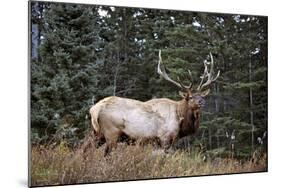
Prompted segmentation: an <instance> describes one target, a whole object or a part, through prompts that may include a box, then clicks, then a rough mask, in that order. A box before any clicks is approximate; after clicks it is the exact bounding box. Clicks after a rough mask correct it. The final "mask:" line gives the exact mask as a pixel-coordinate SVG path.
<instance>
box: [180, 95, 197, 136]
mask: <svg viewBox="0 0 281 188" xmlns="http://www.w3.org/2000/svg"><path fill="white" fill-rule="evenodd" d="M195 113H198V112H194V110H193V109H191V108H190V107H189V106H188V102H187V101H186V100H185V99H184V100H182V101H180V105H179V108H178V115H179V117H180V118H183V119H182V121H181V123H180V131H179V138H182V137H185V136H188V135H192V134H194V133H196V132H197V130H198V128H199V114H195Z"/></svg>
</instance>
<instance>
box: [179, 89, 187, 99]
mask: <svg viewBox="0 0 281 188" xmlns="http://www.w3.org/2000/svg"><path fill="white" fill-rule="evenodd" d="M179 95H180V96H181V97H182V98H183V99H186V100H188V96H189V94H188V92H182V91H179Z"/></svg>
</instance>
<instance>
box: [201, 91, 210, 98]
mask: <svg viewBox="0 0 281 188" xmlns="http://www.w3.org/2000/svg"><path fill="white" fill-rule="evenodd" d="M209 93H210V89H207V90H205V91H202V92H201V93H200V95H201V96H202V97H206V96H207V95H209Z"/></svg>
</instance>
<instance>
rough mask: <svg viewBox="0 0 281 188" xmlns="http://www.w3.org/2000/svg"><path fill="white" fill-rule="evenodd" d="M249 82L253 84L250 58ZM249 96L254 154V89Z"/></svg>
mask: <svg viewBox="0 0 281 188" xmlns="http://www.w3.org/2000/svg"><path fill="white" fill-rule="evenodd" d="M249 82H250V83H251V82H252V58H251V56H250V61H249ZM249 89H250V91H249V95H250V124H251V126H252V135H251V146H252V152H253V151H254V141H255V138H254V131H255V126H254V113H253V110H252V107H253V89H252V88H251V87H250V88H249Z"/></svg>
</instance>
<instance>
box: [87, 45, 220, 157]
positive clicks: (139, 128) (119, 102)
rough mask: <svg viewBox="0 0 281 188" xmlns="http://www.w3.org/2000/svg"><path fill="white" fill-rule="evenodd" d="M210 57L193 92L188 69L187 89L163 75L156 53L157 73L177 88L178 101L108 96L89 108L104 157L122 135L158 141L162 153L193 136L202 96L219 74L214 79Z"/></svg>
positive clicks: (206, 92)
mask: <svg viewBox="0 0 281 188" xmlns="http://www.w3.org/2000/svg"><path fill="white" fill-rule="evenodd" d="M210 58H211V62H209V63H208V62H207V61H205V62H204V73H203V75H202V76H201V77H200V78H201V81H200V83H199V85H198V87H197V88H195V89H193V78H192V74H191V71H190V70H188V73H189V77H188V78H189V81H190V84H189V85H188V86H186V85H184V84H183V83H182V82H181V81H180V79H178V81H174V80H173V79H171V78H170V77H169V76H168V74H167V73H166V70H165V67H164V65H163V62H162V58H161V50H160V51H159V61H158V66H157V73H158V74H159V75H160V76H162V77H163V78H164V79H165V80H167V81H169V82H171V83H172V84H174V85H176V86H177V87H178V88H179V89H180V95H181V97H182V100H180V101H173V100H170V99H167V98H158V99H152V100H149V101H146V102H141V101H138V100H134V99H128V98H122V97H116V96H111V97H107V98H104V99H102V100H101V101H99V102H98V103H97V104H95V105H94V106H92V107H91V109H90V114H91V123H92V125H93V128H94V132H95V134H96V135H100V136H101V135H102V136H103V137H104V138H105V141H106V148H105V153H104V155H105V156H106V155H107V154H108V153H109V152H110V151H111V150H112V148H113V147H116V145H117V140H118V138H119V137H120V136H121V135H123V134H125V135H127V136H128V137H129V138H133V139H139V138H145V139H147V138H148V139H149V138H158V139H159V140H160V143H161V147H163V148H164V149H165V150H166V149H168V148H169V147H170V146H171V144H172V143H173V142H174V141H175V140H176V139H177V138H181V137H184V136H187V135H191V134H194V133H195V132H196V131H197V129H198V128H199V118H200V108H201V107H203V106H204V104H205V100H204V97H205V96H206V95H208V94H209V92H210V89H209V87H208V86H210V84H211V83H213V82H214V81H215V80H216V79H217V78H218V77H219V75H220V71H218V73H217V75H216V76H214V75H213V73H214V61H213V56H212V54H211V53H210ZM208 64H210V70H209V71H208ZM204 81H205V82H204Z"/></svg>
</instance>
